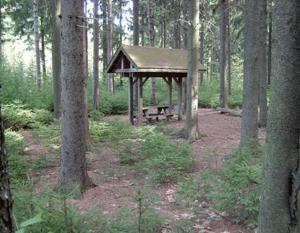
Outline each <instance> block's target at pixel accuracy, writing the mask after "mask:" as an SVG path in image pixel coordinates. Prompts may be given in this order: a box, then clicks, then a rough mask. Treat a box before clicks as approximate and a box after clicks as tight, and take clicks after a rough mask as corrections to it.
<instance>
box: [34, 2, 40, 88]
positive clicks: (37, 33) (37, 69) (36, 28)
mask: <svg viewBox="0 0 300 233" xmlns="http://www.w3.org/2000/svg"><path fill="white" fill-rule="evenodd" d="M33 18H34V21H33V24H34V26H33V29H34V43H35V66H36V67H35V80H36V83H37V86H38V88H41V86H42V80H41V55H40V26H39V0H33Z"/></svg>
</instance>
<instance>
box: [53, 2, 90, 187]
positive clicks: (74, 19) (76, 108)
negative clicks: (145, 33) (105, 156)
mask: <svg viewBox="0 0 300 233" xmlns="http://www.w3.org/2000/svg"><path fill="white" fill-rule="evenodd" d="M83 9H84V1H83V0H78V1H71V0H62V1H61V12H62V15H61V61H62V63H61V64H62V67H61V78H62V121H61V129H62V132H61V144H62V148H61V162H60V170H59V178H58V188H59V190H62V191H64V192H69V191H71V190H73V189H74V188H76V187H78V188H79V189H80V190H85V189H87V188H89V187H91V186H92V182H91V180H90V178H89V177H88V174H87V166H86V160H85V153H86V141H87V140H86V139H87V130H86V129H87V120H86V119H87V106H86V82H87V77H86V59H85V55H84V54H85V38H84V37H85V32H84V31H85V29H84V27H82V25H85V22H84V20H82V17H84V10H83Z"/></svg>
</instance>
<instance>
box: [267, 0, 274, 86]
mask: <svg viewBox="0 0 300 233" xmlns="http://www.w3.org/2000/svg"><path fill="white" fill-rule="evenodd" d="M268 1H269V4H268V5H269V10H268V14H269V15H268V16H269V24H268V29H269V30H268V85H270V84H271V70H272V30H273V16H272V15H273V14H272V12H273V6H272V2H273V0H268Z"/></svg>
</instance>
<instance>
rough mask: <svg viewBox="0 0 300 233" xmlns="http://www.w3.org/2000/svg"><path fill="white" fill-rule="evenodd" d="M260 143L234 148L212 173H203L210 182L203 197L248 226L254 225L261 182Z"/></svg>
mask: <svg viewBox="0 0 300 233" xmlns="http://www.w3.org/2000/svg"><path fill="white" fill-rule="evenodd" d="M262 154H263V150H262V148H261V147H260V146H255V145H254V146H253V145H252V146H246V147H242V148H240V149H238V150H236V151H235V152H234V153H233V154H232V155H231V157H230V159H229V160H228V161H227V162H226V164H225V167H224V169H223V170H222V171H221V172H220V173H215V177H214V178H213V179H212V180H210V179H211V176H209V177H206V178H207V179H206V182H208V183H211V185H210V188H209V189H208V193H207V195H206V197H207V198H208V199H210V200H211V201H212V202H213V204H214V206H215V208H217V209H219V210H221V211H225V212H226V213H227V214H228V215H229V216H230V217H232V218H234V219H236V220H237V221H238V222H241V223H244V224H246V225H248V226H249V227H251V228H255V227H256V225H257V216H258V209H259V193H260V184H261V159H262Z"/></svg>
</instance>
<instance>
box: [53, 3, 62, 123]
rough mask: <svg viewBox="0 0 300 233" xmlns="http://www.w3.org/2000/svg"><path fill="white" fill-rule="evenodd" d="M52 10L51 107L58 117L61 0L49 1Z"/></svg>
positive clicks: (59, 103) (59, 104) (59, 100)
mask: <svg viewBox="0 0 300 233" xmlns="http://www.w3.org/2000/svg"><path fill="white" fill-rule="evenodd" d="M51 4H52V5H51V12H52V76H53V107H54V115H55V117H56V118H57V119H58V118H59V117H60V110H61V99H60V98H61V78H60V71H61V58H60V18H59V16H60V13H61V12H60V8H61V0H53V1H51Z"/></svg>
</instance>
